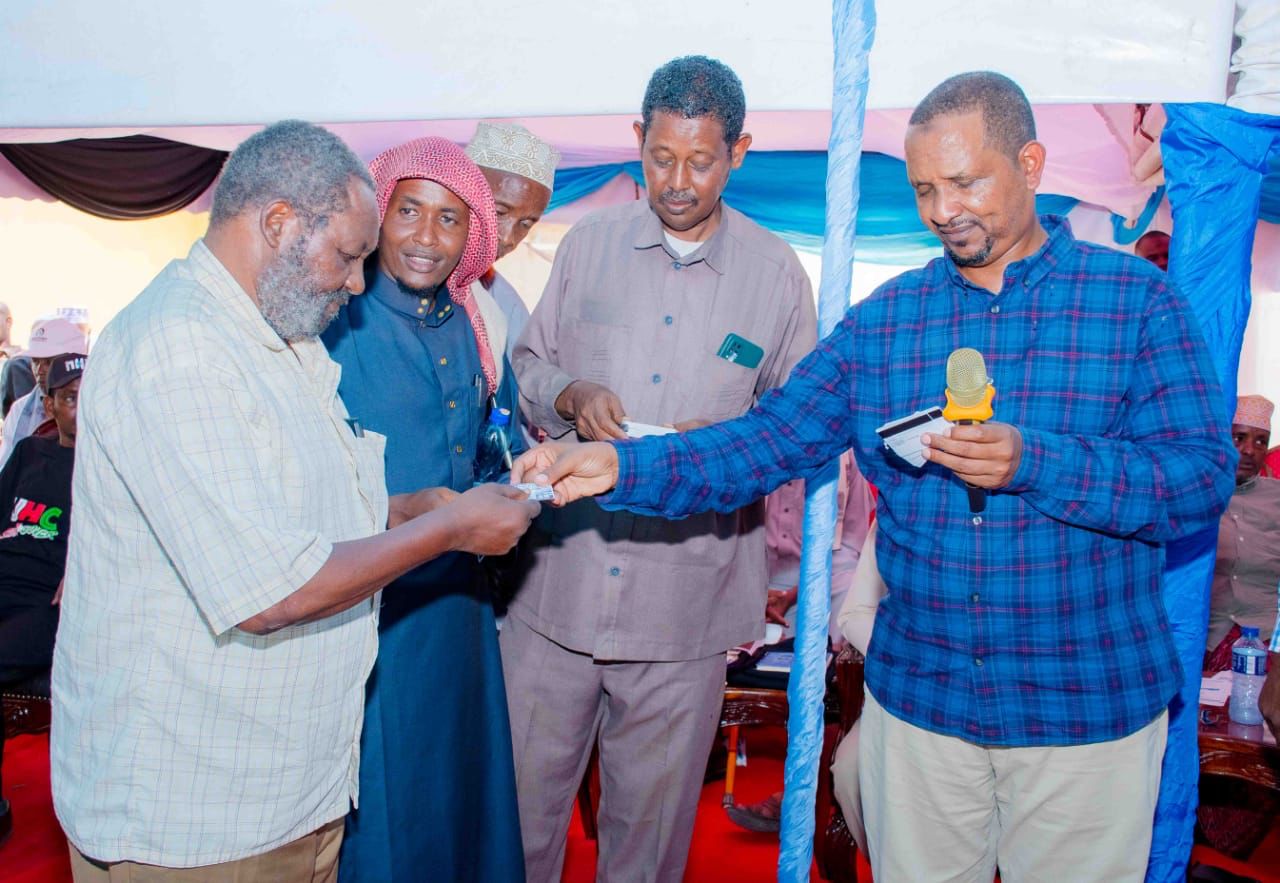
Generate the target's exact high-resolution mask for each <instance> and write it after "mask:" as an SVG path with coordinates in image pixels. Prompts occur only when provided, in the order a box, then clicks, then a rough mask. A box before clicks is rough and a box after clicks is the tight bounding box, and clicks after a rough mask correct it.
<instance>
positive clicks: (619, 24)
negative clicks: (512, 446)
mask: <svg viewBox="0 0 1280 883" xmlns="http://www.w3.org/2000/svg"><path fill="white" fill-rule="evenodd" d="M877 6H878V14H879V28H878V31H877V37H876V45H875V49H874V50H873V52H872V68H871V92H870V100H869V104H870V106H871V107H872V108H873V110H872V112H871V113H870V114H869V116H868V120H867V125H866V138H865V140H866V149H868V150H875V151H880V152H884V153H888V154H891V155H894V156H901V153H902V134H903V130H904V128H905V125H906V117H907V111H905V110H903V108H909V107H911V106H913V105H914V104H915V103H916V102H917V101H918V100H919V99H920V98H921V97H922V96H923V95H924V93H925V92H927V91H928V89H929V88H931V87H932V86H933V85H934V84H936V83H937V82H938V81H939V80H941V79H943V78H944V77H946V76H948V75H949V74H952V73H955V72H957V71H960V70H966V69H972V68H976V67H988V68H993V69H997V70H1001V71H1003V72H1005V73H1008V74H1010V75H1012V76H1014V77H1015V78H1016V79H1017V80H1018V81H1019V82H1020V83H1021V84H1022V85H1023V86H1024V88H1025V89H1026V91H1027V93H1028V94H1029V96H1030V97H1031V98H1032V100H1033V102H1034V103H1035V104H1036V105H1037V118H1038V121H1039V125H1040V128H1041V137H1042V140H1043V141H1044V142H1045V143H1046V145H1047V147H1048V149H1049V155H1050V164H1049V168H1048V171H1047V174H1046V180H1045V184H1044V189H1045V190H1046V191H1048V192H1055V193H1061V194H1065V195H1070V196H1074V197H1076V198H1078V199H1081V200H1083V201H1085V202H1088V203H1092V204H1094V205H1098V206H1102V207H1105V208H1107V209H1109V210H1111V211H1113V212H1115V213H1117V214H1121V215H1124V216H1126V217H1132V216H1134V215H1136V214H1137V213H1138V212H1139V211H1140V210H1141V207H1142V206H1143V205H1144V204H1145V203H1146V200H1147V198H1148V196H1149V195H1150V192H1151V187H1150V186H1149V185H1147V186H1144V185H1142V184H1140V183H1139V182H1137V181H1136V180H1135V179H1134V177H1133V175H1132V173H1131V171H1130V168H1131V165H1130V145H1129V140H1130V138H1131V129H1130V128H1129V127H1128V121H1127V119H1126V117H1125V115H1126V114H1127V113H1128V111H1127V110H1121V109H1120V108H1115V107H1113V108H1111V109H1110V110H1109V109H1108V108H1106V107H1102V106H1099V105H1124V104H1131V103H1133V102H1139V101H1140V102H1151V101H1175V100H1176V101H1222V100H1223V99H1224V97H1225V92H1226V74H1225V72H1226V71H1227V69H1228V58H1229V55H1230V49H1231V30H1232V20H1233V3H1232V2H1230V0H1127V2H1125V3H1115V2H1113V0H1038V2H1036V0H984V2H982V3H980V4H970V5H969V6H967V7H956V5H955V4H954V3H951V2H948V0H913V2H882V3H878V4H877ZM830 14H831V13H830V5H829V3H827V2H823V0H788V2H786V3H771V2H747V3H743V2H740V0H707V2H704V3H700V4H687V3H685V2H683V0H651V2H649V3H646V4H643V5H641V4H635V3H633V2H629V0H560V2H556V3H545V4H511V3H498V2H496V0H472V2H468V3H460V4H441V3H431V4H424V3H418V4H407V3H401V2H389V0H385V2H369V0H330V2H327V3H325V4H323V5H320V6H317V5H316V4H314V3H311V2H306V0H185V2H183V3H178V4H173V3H165V2H161V0H117V2H114V3H101V2H98V0H10V2H7V3H5V4H3V5H0V36H2V37H3V45H4V46H5V47H6V51H5V52H4V53H2V54H0V143H14V142H35V141H38V142H50V141H59V140H66V139H70V138H84V137H89V138H101V137H111V136H115V135H124V134H134V133H147V134H154V135H159V136H162V137H165V138H169V139H172V140H176V141H183V142H187V143H191V144H198V145H201V146H207V147H215V148H221V149H230V148H233V147H234V146H235V145H236V144H238V143H239V142H240V141H241V140H242V139H243V138H245V137H246V136H247V135H248V134H250V133H252V132H253V131H255V130H256V129H257V128H259V127H260V126H261V125H262V124H263V123H267V122H270V121H273V120H276V119H280V118H284V117H301V118H305V119H312V120H317V121H321V122H326V123H328V124H330V127H331V128H333V129H334V130H335V131H337V132H338V133H339V134H341V135H342V136H343V137H344V138H346V139H347V141H348V142H349V143H350V144H351V145H352V146H353V147H354V148H355V149H356V151H357V152H358V153H360V154H361V155H362V156H364V157H366V158H368V157H371V156H372V155H373V154H375V153H377V152H378V151H379V150H381V149H382V148H384V147H386V146H387V145H390V144H393V143H396V142H398V141H401V140H404V139H405V138H408V137H413V136H417V135H422V134H440V135H445V136H448V137H451V138H454V139H455V140H458V141H465V140H467V138H469V136H470V135H471V132H472V130H473V129H474V126H475V120H477V119H492V118H514V119H519V120H520V121H521V122H523V123H524V124H525V125H527V126H528V127H529V128H530V129H532V130H533V131H534V132H536V133H538V134H540V135H542V136H543V137H545V138H547V139H548V140H549V141H551V142H553V143H555V144H556V145H557V146H559V147H560V148H561V150H562V153H563V154H564V156H565V162H566V164H568V165H597V164H600V163H606V162H615V161H620V160H628V159H633V158H634V157H635V143H634V136H633V135H632V132H631V126H630V123H631V121H632V120H633V119H634V118H635V114H636V112H637V110H638V107H639V104H640V99H641V97H642V93H643V89H644V84H645V82H646V80H647V78H648V75H649V73H650V72H651V71H652V69H653V68H654V67H656V66H657V65H658V64H660V63H661V62H663V61H665V60H666V59H668V58H671V57H673V56H675V55H679V54H684V53H689V52H700V53H704V54H708V55H712V56H715V57H718V58H721V59H723V60H724V61H726V62H727V63H729V64H730V65H731V66H733V67H734V69H735V70H737V71H738V73H739V74H740V76H741V77H742V79H743V83H744V86H745V89H746V93H747V97H748V101H749V105H750V107H751V108H752V113H751V114H750V116H749V119H748V130H749V131H751V133H752V134H753V136H754V138H755V141H754V149H757V150H822V149H825V147H826V141H827V132H828V125H829V122H830V118H829V112H828V108H829V106H830V89H831V74H830V68H831V57H830V56H831V36H830V27H831V26H830ZM958 33H964V34H965V37H964V39H963V41H961V40H959V39H957V37H956V34H958ZM0 196H19V197H23V198H28V199H36V198H48V197H46V196H45V195H44V194H43V192H42V191H40V190H39V189H38V188H36V187H34V185H32V184H31V183H30V182H29V181H27V180H26V179H25V178H24V177H23V176H22V175H21V174H20V173H18V172H17V171H16V169H14V168H13V167H12V166H10V165H9V164H8V163H7V162H4V161H2V160H0ZM195 207H199V204H198V203H197V204H196V206H195Z"/></svg>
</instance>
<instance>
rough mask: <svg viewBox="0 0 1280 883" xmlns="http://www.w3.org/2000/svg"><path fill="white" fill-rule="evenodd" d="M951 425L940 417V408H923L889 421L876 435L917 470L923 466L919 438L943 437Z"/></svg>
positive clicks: (921, 446) (922, 451)
mask: <svg viewBox="0 0 1280 883" xmlns="http://www.w3.org/2000/svg"><path fill="white" fill-rule="evenodd" d="M950 425H951V423H950V422H948V421H947V419H946V418H945V417H943V416H942V409H941V408H925V409H924V410H923V411H916V412H915V413H914V414H909V415H908V416H906V417H902V418H899V419H898V420H890V421H889V422H888V423H886V424H884V425H883V426H881V427H879V428H878V429H877V430H876V434H877V435H879V436H880V438H881V439H883V441H884V446H885V447H886V448H888V449H889V450H891V451H893V452H894V453H895V454H897V455H898V456H899V457H901V458H902V459H904V460H906V461H907V462H908V463H910V464H911V465H912V466H915V467H917V468H919V467H921V466H924V445H922V444H921V443H920V436H922V435H924V434H925V433H929V434H931V435H943V434H945V433H946V431H947V427H948V426H950Z"/></svg>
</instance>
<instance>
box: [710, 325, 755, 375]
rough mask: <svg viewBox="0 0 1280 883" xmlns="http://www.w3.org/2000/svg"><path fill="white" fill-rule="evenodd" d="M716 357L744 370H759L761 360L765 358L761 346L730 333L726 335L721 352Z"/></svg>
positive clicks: (721, 345)
mask: <svg viewBox="0 0 1280 883" xmlns="http://www.w3.org/2000/svg"><path fill="white" fill-rule="evenodd" d="M716 355H717V356H719V357H720V358H722V359H724V360H725V361H726V362H733V363H734V364H735V365H741V366H742V367H743V368H758V367H760V360H761V359H763V358H764V350H763V349H762V348H761V347H760V344H758V343H752V342H751V341H749V340H747V339H746V338H745V337H743V336H741V335H739V334H734V333H732V332H730V333H729V334H726V335H725V338H724V343H722V344H720V351H719V352H717V353H716Z"/></svg>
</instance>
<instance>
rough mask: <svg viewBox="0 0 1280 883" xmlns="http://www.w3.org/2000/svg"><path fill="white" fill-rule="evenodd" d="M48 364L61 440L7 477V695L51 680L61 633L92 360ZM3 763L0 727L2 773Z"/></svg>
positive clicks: (0, 516)
mask: <svg viewBox="0 0 1280 883" xmlns="http://www.w3.org/2000/svg"><path fill="white" fill-rule="evenodd" d="M47 361H48V362H49V367H48V381H47V385H48V390H47V395H46V396H45V397H44V399H43V402H44V408H45V411H46V412H47V413H48V414H49V416H50V417H52V418H53V421H54V423H55V424H57V427H58V435H57V438H52V439H51V438H39V437H34V436H33V437H29V438H25V439H23V440H22V441H20V442H18V444H17V445H16V446H15V447H14V451H13V456H12V457H10V458H9V462H7V463H6V464H5V465H4V467H3V469H0V687H6V686H9V685H11V684H16V683H19V682H22V681H25V680H27V679H28V678H31V677H33V676H38V675H39V674H41V673H42V672H47V671H48V670H49V666H50V665H52V664H53V639H54V635H55V634H56V633H57V631H58V601H59V592H60V589H61V586H62V575H63V573H64V572H65V570H66V566H67V534H68V532H69V530H70V527H71V469H72V465H73V463H74V461H75V444H76V401H77V399H78V398H79V393H80V375H81V373H83V371H84V356H83V355H80V354H78V353H65V354H63V355H60V356H57V357H55V358H53V359H49V360H47ZM3 760H4V727H3V726H0V765H2V762H3ZM2 783H3V779H0V843H3V842H4V840H5V838H7V837H8V836H9V832H10V831H11V830H12V829H13V816H12V813H11V812H10V811H9V802H8V801H7V800H5V799H4V788H3V784H2Z"/></svg>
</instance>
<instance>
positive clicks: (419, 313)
mask: <svg viewBox="0 0 1280 883" xmlns="http://www.w3.org/2000/svg"><path fill="white" fill-rule="evenodd" d="M425 312H426V310H424V309H423V308H422V307H418V315H419V316H421V315H422V314H423V313H425Z"/></svg>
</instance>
